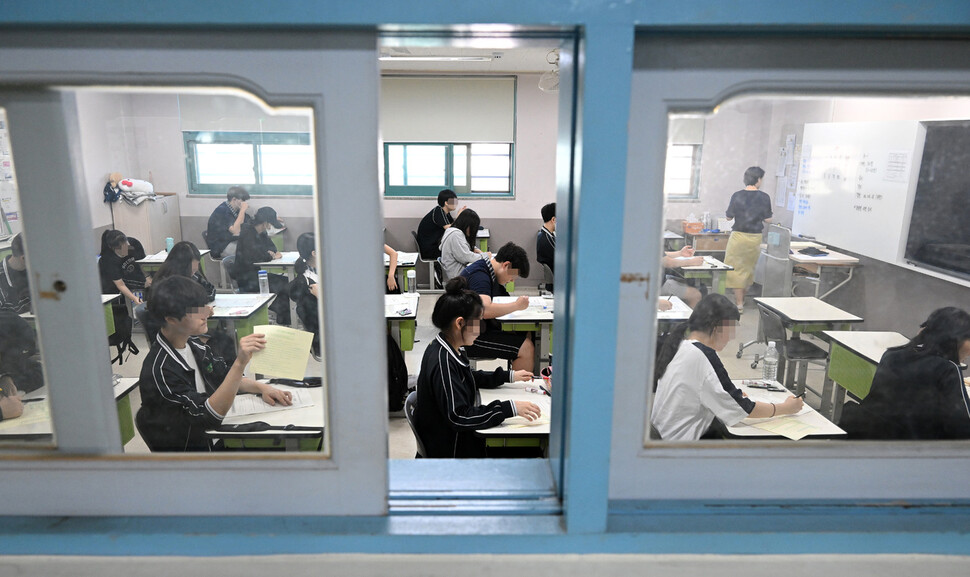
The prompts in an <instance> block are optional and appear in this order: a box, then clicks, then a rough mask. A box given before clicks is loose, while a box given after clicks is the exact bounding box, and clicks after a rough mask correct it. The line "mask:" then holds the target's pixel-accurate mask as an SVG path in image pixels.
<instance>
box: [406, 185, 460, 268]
mask: <svg viewBox="0 0 970 577" xmlns="http://www.w3.org/2000/svg"><path fill="white" fill-rule="evenodd" d="M457 208H458V195H457V194H455V191H453V190H451V189H449V188H446V189H444V190H442V191H441V192H439V193H438V206H436V207H434V208H432V209H431V212H429V213H428V214H426V215H424V218H422V219H421V222H420V223H419V224H418V231H417V233H418V250H420V251H421V258H423V259H425V260H434V259H436V258H438V257H439V256H441V248H440V247H439V245H440V244H441V237H442V236H443V235H444V234H445V230H446V229H448V228H449V227H451V224H452V223H453V222H455V219H454V218H452V217H451V213H452V212H454V211H455V209H457ZM462 210H465V207H461V210H459V211H458V214H461V211H462Z"/></svg>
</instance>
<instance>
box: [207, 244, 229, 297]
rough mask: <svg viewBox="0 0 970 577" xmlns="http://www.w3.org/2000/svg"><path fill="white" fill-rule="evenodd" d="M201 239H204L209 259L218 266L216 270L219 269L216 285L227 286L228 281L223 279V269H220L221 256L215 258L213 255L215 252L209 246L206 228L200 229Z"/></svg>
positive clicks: (224, 277)
mask: <svg viewBox="0 0 970 577" xmlns="http://www.w3.org/2000/svg"><path fill="white" fill-rule="evenodd" d="M202 240H204V241H205V246H206V247H208V248H209V250H210V252H209V260H211V261H212V262H214V263H216V266H217V267H218V270H219V285H218V286H219V288H221V289H224V288H228V287H229V283H228V282H226V280H225V279H226V275H225V274H224V273H223V270H222V257H219V258H216V257H215V253H213V252H211V250H212V247H211V246H209V231H208V230H203V231H202Z"/></svg>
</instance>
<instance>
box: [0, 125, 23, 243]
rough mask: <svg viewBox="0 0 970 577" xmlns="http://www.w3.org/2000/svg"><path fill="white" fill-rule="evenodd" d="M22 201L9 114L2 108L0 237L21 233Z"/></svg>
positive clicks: (0, 130) (0, 138) (0, 133)
mask: <svg viewBox="0 0 970 577" xmlns="http://www.w3.org/2000/svg"><path fill="white" fill-rule="evenodd" d="M20 218H21V215H20V201H19V197H18V196H17V177H16V175H15V174H14V170H13V154H12V153H11V151H10V134H9V132H8V130H7V113H6V111H4V110H3V109H2V108H0V237H4V236H8V235H13V234H17V233H18V232H20Z"/></svg>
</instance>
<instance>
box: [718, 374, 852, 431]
mask: <svg viewBox="0 0 970 577" xmlns="http://www.w3.org/2000/svg"><path fill="white" fill-rule="evenodd" d="M759 381H760V380H759ZM744 382H745V381H742V380H735V381H734V385H735V386H736V387H738V388H739V389H741V391H743V392H744V393H745V394H746V395H748V398H749V399H751V400H753V401H761V402H767V403H775V404H777V403H781V402H784V400H785V399H787V398H788V397H789V396H791V392H790V391H788V390H785V391H784V392H772V391H767V390H765V389H761V388H752V387H751V386H749V385H746V384H744ZM772 384H773V385H774V386H775V387H777V388H779V389H784V388H785V387H783V386H782V385H781V384H780V383H778V382H777V381H774V382H772ZM766 422H771V423H772V424H775V425H781V426H784V427H786V428H787V429H788V430H790V431H791V432H796V431H797V432H799V434H801V433H804V436H806V437H828V438H831V437H835V438H838V437H841V436H844V435H845V431H843V430H842V429H840V428H839V427H838V425H836V424H835V423H833V422H832V421H830V420H828V419H826V418H825V417H824V416H823V415H821V414H820V413H819V412H818V411H816V410H815V409H813V408H812V407H810V406H809V405H808V403H805V405H804V408H803V409H802V411H801V412H799V413H797V414H794V415H784V416H776V417H773V418H770V419H752V418H750V417H749V418H747V419H744V420H742V421H741V422H740V423H737V424H735V425H731V426H729V427H725V429H726V430H727V435H728V436H729V437H734V438H759V439H766V438H774V439H779V438H784V435H782V434H781V433H780V432H778V431H770V430H765V429H762V428H759V427H756V426H755V424H757V423H766Z"/></svg>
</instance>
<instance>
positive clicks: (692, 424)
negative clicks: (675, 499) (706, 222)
mask: <svg viewBox="0 0 970 577" xmlns="http://www.w3.org/2000/svg"><path fill="white" fill-rule="evenodd" d="M739 319H740V315H739V314H738V309H737V307H736V306H735V305H734V303H732V302H731V300H730V299H728V298H727V297H725V296H724V295H719V294H709V295H707V296H706V297H704V298H703V299H701V301H700V303H698V304H697V307H695V308H694V312H693V313H692V314H691V315H690V318H689V319H688V320H687V322H685V323H681V324H680V325H678V326H677V327H676V328H675V329H674V330H673V331H671V333H670V336H669V337H667V341H666V342H665V343H664V346H663V349H662V350H661V352H660V355H659V358H658V359H657V370H656V379H655V381H656V383H657V392H656V394H655V395H654V400H653V410H652V411H651V413H650V423H651V424H652V425H653V427H654V428H655V429H656V430H657V432H658V433H660V437H661V438H662V439H663V440H666V441H696V440H698V439H700V438H701V437H703V436H704V435H705V433H707V431H708V429H709V428H710V426H711V424H712V423H713V422H714V418H715V417H717V419H718V420H720V421H721V422H722V423H724V424H725V425H728V426H730V425H734V424H737V423H738V422H740V421H741V420H742V419H744V418H745V417H755V418H766V417H772V416H776V415H790V414H794V413H797V412H798V411H800V410H801V409H802V399H801V398H799V397H789V398H787V399H785V401H784V402H781V403H762V402H755V401H752V400H751V399H749V398H747V397H746V396H744V393H742V392H741V390H740V389H738V388H737V387H735V386H734V384H733V383H732V382H731V377H729V376H728V373H727V370H726V369H725V368H724V365H723V364H722V363H721V359H720V358H718V356H717V351H720V350H723V349H724V347H725V345H727V343H728V342H729V341H730V340H731V339H733V338H734V332H735V328H736V327H737V324H738V320H739ZM685 335H686V340H685Z"/></svg>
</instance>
